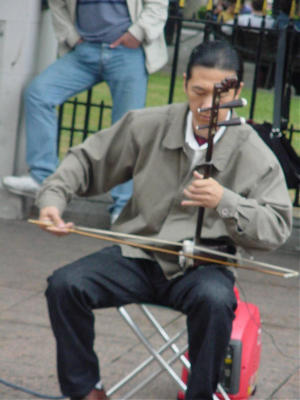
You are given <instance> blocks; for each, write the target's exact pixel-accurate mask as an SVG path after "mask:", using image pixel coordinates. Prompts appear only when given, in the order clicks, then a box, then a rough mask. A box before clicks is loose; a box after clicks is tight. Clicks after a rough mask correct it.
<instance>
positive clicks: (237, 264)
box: [28, 219, 299, 278]
mask: <svg viewBox="0 0 300 400" xmlns="http://www.w3.org/2000/svg"><path fill="white" fill-rule="evenodd" d="M28 222H29V223H32V224H35V225H39V226H42V227H49V228H50V227H55V225H54V224H53V223H52V222H51V221H40V220H34V219H29V220H28ZM68 233H74V234H78V235H82V236H86V237H91V238H95V239H100V240H105V241H109V242H113V243H118V244H125V245H128V246H132V247H137V248H140V249H143V250H148V251H154V252H160V253H165V254H169V255H173V256H177V257H180V256H182V255H183V256H184V257H186V258H190V259H193V260H201V261H206V262H208V263H216V264H220V265H224V266H231V267H234V268H240V269H247V270H253V271H256V272H261V273H264V274H268V275H275V276H278V277H282V278H293V277H296V276H298V275H299V273H298V272H297V271H294V270H292V269H289V268H284V267H281V266H278V265H273V264H269V263H265V262H261V261H256V260H251V259H249V258H244V257H240V256H237V255H234V254H227V253H225V252H221V251H218V250H213V249H210V248H209V247H206V246H194V250H197V251H200V252H201V253H202V254H204V255H200V254H194V253H186V252H182V250H181V249H182V248H183V243H181V242H175V241H168V240H162V239H156V238H147V237H145V236H139V235H132V234H128V233H121V232H114V231H108V230H104V229H94V228H87V227H84V226H74V227H73V228H69V229H68ZM147 243H148V244H147ZM149 243H150V244H149ZM164 246H167V247H169V248H165V247H164ZM214 257H219V258H214ZM220 257H222V258H223V259H220ZM228 257H229V258H230V261H225V260H224V258H228Z"/></svg>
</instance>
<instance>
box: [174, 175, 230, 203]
mask: <svg viewBox="0 0 300 400" xmlns="http://www.w3.org/2000/svg"><path fill="white" fill-rule="evenodd" d="M223 192H224V188H223V186H222V185H220V184H219V183H218V182H217V181H216V180H215V179H213V178H208V179H204V178H203V175H201V174H199V172H197V171H194V179H193V181H192V183H191V184H190V185H189V186H188V187H187V188H186V189H184V191H183V193H184V195H185V196H186V197H187V198H188V200H183V201H182V202H181V205H182V206H198V207H207V208H216V207H217V206H218V204H219V203H220V201H221V198H222V196H223Z"/></svg>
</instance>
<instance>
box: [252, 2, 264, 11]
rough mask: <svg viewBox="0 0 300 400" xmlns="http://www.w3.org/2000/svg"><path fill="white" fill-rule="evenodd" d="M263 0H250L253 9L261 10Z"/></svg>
mask: <svg viewBox="0 0 300 400" xmlns="http://www.w3.org/2000/svg"><path fill="white" fill-rule="evenodd" d="M263 5H264V0H252V2H251V6H252V8H253V10H255V11H261V10H262V9H263Z"/></svg>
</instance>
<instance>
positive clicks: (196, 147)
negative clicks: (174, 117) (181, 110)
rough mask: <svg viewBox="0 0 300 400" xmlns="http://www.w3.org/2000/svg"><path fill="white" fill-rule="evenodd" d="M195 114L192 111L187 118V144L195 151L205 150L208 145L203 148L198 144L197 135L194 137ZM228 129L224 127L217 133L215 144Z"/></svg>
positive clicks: (228, 116) (227, 118) (228, 115)
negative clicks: (193, 122) (193, 121)
mask: <svg viewBox="0 0 300 400" xmlns="http://www.w3.org/2000/svg"><path fill="white" fill-rule="evenodd" d="M230 114H231V112H230V111H228V113H227V116H226V119H225V120H226V121H227V120H229V118H230ZM192 120H193V114H192V112H191V111H189V112H188V115H187V118H186V129H185V142H186V143H187V144H188V145H189V147H190V148H191V149H193V150H199V149H200V150H204V149H206V148H207V143H204V144H202V145H201V146H200V145H199V143H198V142H197V140H196V138H195V135H194V130H193V124H192ZM225 129H226V127H225V126H222V127H221V128H219V129H218V130H217V132H216V133H215V135H214V143H216V142H217V141H218V140H219V139H220V138H221V136H222V135H223V134H224V132H225Z"/></svg>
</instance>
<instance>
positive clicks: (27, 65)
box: [0, 0, 56, 218]
mask: <svg viewBox="0 0 300 400" xmlns="http://www.w3.org/2000/svg"><path fill="white" fill-rule="evenodd" d="M43 14H44V13H43ZM41 17H42V14H41V1H40V0H13V1H11V0H1V2H0V104H1V107H0V181H1V179H2V177H4V176H6V175H11V174H16V173H17V174H22V173H26V170H27V167H26V163H25V132H24V122H23V109H22V108H23V104H22V93H23V90H24V88H25V86H26V85H27V84H28V82H29V81H30V80H31V79H32V77H33V76H34V74H35V73H36V72H37V71H38V70H41V69H42V68H44V67H45V66H46V65H47V64H49V61H50V58H51V57H52V59H53V56H54V55H55V53H56V50H55V48H54V46H53V44H51V43H53V40H52V42H51V41H50V42H49V45H48V44H47V50H48V51H47V52H45V46H44V44H43V43H42V41H43V40H45V35H46V36H47V35H48V36H49V33H47V29H48V31H49V29H50V30H51V28H46V26H45V25H47V24H48V25H49V21H48V22H47V21H46V24H45V23H43V24H42V22H43V21H44V20H43V19H42V18H41ZM45 18H46V17H45ZM47 18H48V19H49V17H47ZM50 36H51V34H50ZM39 49H40V50H39ZM42 49H43V51H44V53H43V52H42ZM45 54H46V55H47V56H45ZM22 216H23V199H22V198H21V197H18V196H14V195H11V194H9V193H8V192H7V191H6V190H5V189H4V188H3V187H2V185H1V183H0V217H2V218H22Z"/></svg>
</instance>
